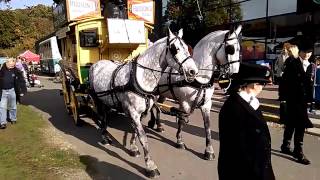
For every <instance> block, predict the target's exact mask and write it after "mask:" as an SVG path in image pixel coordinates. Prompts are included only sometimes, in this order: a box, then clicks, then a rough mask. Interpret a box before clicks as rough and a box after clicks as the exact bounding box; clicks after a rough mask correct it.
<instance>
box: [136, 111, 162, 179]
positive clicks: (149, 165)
mask: <svg viewBox="0 0 320 180" xmlns="http://www.w3.org/2000/svg"><path fill="white" fill-rule="evenodd" d="M130 114H131V118H132V120H133V125H134V129H135V133H136V134H137V135H138V137H139V140H140V143H141V145H142V147H143V151H144V159H145V163H146V173H147V176H148V177H150V178H154V177H157V176H159V175H160V172H159V170H158V167H157V165H156V164H155V162H154V161H153V160H152V159H151V156H150V153H149V145H148V140H147V136H146V133H145V132H144V130H143V127H142V124H141V120H140V119H141V114H139V113H137V112H131V113H130ZM132 138H135V137H132ZM132 142H135V141H132Z"/></svg>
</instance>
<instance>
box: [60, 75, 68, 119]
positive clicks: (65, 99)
mask: <svg viewBox="0 0 320 180" xmlns="http://www.w3.org/2000/svg"><path fill="white" fill-rule="evenodd" d="M62 93H63V100H64V105H65V107H66V109H67V112H68V113H70V108H69V102H70V101H69V96H68V90H67V85H66V78H65V76H63V80H62Z"/></svg>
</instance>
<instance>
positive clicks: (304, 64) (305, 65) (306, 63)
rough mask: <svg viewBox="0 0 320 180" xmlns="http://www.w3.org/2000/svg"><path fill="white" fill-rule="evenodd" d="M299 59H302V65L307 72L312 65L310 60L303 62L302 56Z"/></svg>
mask: <svg viewBox="0 0 320 180" xmlns="http://www.w3.org/2000/svg"><path fill="white" fill-rule="evenodd" d="M299 59H300V61H301V63H302V66H303V69H304V71H307V68H308V66H309V65H310V62H309V61H308V60H303V59H302V58H301V57H300V56H299Z"/></svg>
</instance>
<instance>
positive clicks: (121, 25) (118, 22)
mask: <svg viewBox="0 0 320 180" xmlns="http://www.w3.org/2000/svg"><path fill="white" fill-rule="evenodd" d="M107 22H108V32H109V36H108V37H109V43H110V44H129V43H130V44H140V43H141V44H143V43H145V42H146V39H145V32H144V22H143V21H137V20H128V19H109V18H108V19H107Z"/></svg>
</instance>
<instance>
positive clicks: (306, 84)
mask: <svg viewBox="0 0 320 180" xmlns="http://www.w3.org/2000/svg"><path fill="white" fill-rule="evenodd" d="M311 69H312V64H310V65H309V66H308V68H307V71H306V72H305V71H304V69H303V66H302V63H301V61H300V59H299V58H294V57H289V58H288V59H287V60H286V62H285V68H284V72H283V75H282V79H281V82H280V86H279V99H280V100H281V101H286V110H285V111H286V114H287V116H286V117H285V118H284V119H282V120H281V121H282V122H283V123H284V124H285V125H289V126H293V127H305V128H312V127H313V125H312V123H311V121H310V119H309V117H308V112H307V108H308V105H307V103H308V102H312V100H313V95H312V93H313V91H312V88H313V83H312V80H311V77H312V70H311Z"/></svg>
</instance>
